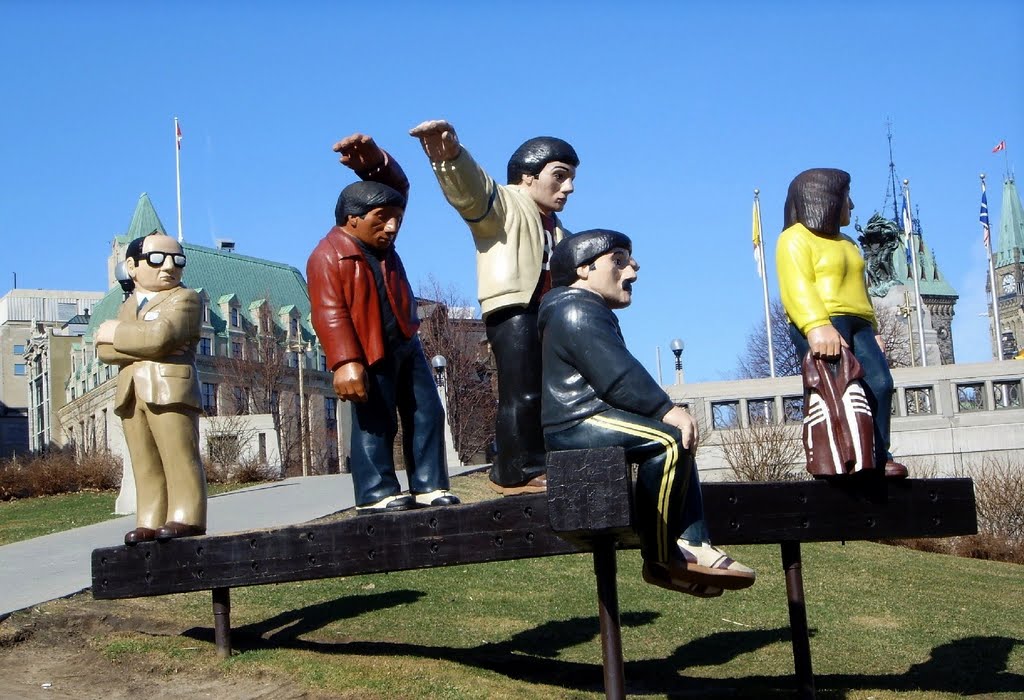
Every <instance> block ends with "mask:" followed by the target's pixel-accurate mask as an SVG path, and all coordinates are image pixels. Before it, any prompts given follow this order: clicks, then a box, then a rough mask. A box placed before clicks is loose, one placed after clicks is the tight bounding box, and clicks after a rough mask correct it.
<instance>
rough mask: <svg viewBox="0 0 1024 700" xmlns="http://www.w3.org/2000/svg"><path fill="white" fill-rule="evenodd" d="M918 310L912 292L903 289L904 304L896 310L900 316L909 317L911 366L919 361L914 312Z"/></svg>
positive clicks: (908, 331)
mask: <svg viewBox="0 0 1024 700" xmlns="http://www.w3.org/2000/svg"><path fill="white" fill-rule="evenodd" d="M916 310H917V307H916V306H914V305H913V304H912V303H911V301H910V292H909V291H908V290H903V305H902V306H897V307H896V311H897V312H898V313H899V315H900V316H902V317H903V318H905V319H907V341H908V342H909V343H910V366H911V367H916V366H917V363H916V362H915V361H914V322H913V320H912V319H913V314H914V312H915V311H916Z"/></svg>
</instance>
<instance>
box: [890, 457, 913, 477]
mask: <svg viewBox="0 0 1024 700" xmlns="http://www.w3.org/2000/svg"><path fill="white" fill-rule="evenodd" d="M907 474H908V472H907V468H906V467H905V466H903V465H902V464H900V463H899V462H894V461H892V460H891V459H890V460H889V461H888V462H886V463H885V478H886V479H906V478H907Z"/></svg>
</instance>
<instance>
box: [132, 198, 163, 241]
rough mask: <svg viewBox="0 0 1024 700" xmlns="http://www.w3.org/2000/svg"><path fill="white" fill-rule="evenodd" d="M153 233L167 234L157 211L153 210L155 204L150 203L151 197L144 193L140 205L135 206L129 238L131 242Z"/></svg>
mask: <svg viewBox="0 0 1024 700" xmlns="http://www.w3.org/2000/svg"><path fill="white" fill-rule="evenodd" d="M153 231H160V233H164V234H166V233H167V229H165V228H164V225H163V223H162V222H161V221H160V217H159V216H157V215H156V209H154V208H153V202H151V201H150V199H149V195H148V194H146V193H145V192H143V193H142V194H140V195H139V202H138V204H136V205H135V213H134V214H132V223H131V225H129V226H128V233H127V237H128V240H129V241H131V240H134V239H136V238H140V237H142V236H148V235H149V234H151V233H153Z"/></svg>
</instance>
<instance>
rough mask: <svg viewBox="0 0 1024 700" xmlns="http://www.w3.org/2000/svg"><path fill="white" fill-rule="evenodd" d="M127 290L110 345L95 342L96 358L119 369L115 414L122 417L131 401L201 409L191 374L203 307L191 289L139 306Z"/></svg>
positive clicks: (159, 296)
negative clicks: (112, 341) (118, 322)
mask: <svg viewBox="0 0 1024 700" xmlns="http://www.w3.org/2000/svg"><path fill="white" fill-rule="evenodd" d="M138 306H139V297H138V296H137V295H136V294H132V295H131V296H130V297H128V299H127V300H126V301H125V302H124V304H122V305H121V310H120V311H119V312H118V315H117V320H118V321H120V322H121V323H120V325H118V327H117V331H116V332H115V333H114V343H113V344H112V345H111V344H106V343H104V344H101V345H97V346H96V350H97V354H98V356H99V359H100V360H101V361H103V362H106V363H107V364H115V365H119V366H120V367H121V371H120V372H119V373H118V375H117V391H116V393H115V395H114V413H116V414H117V415H118V416H121V417H124V416H125V415H126V414H127V413H129V412H130V410H131V403H132V400H133V399H134V400H138V401H143V402H145V403H146V404H148V405H151V406H168V407H169V406H183V407H188V408H192V409H195V410H196V411H200V410H202V402H201V398H200V394H199V377H198V376H197V373H196V344H197V343H198V342H199V329H200V325H201V318H200V315H201V310H202V306H201V304H200V302H199V295H198V294H197V293H196V291H195V290H193V289H188V288H187V287H176V288H175V289H171V290H169V291H166V292H159V293H158V294H157V295H156V296H154V297H153V298H152V299H150V300H149V302H148V303H147V304H146V305H145V306H143V307H142V309H139V308H138Z"/></svg>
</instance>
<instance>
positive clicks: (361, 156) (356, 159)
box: [331, 134, 385, 173]
mask: <svg viewBox="0 0 1024 700" xmlns="http://www.w3.org/2000/svg"><path fill="white" fill-rule="evenodd" d="M331 150H333V151H334V152H335V153H340V154H341V158H339V159H338V160H339V161H340V162H341V164H342V165H344V166H346V167H348V168H352V170H355V171H356V172H357V173H360V172H367V171H370V170H373V169H374V168H377V167H380V165H381V164H383V163H384V158H385V156H384V151H382V150H381V149H380V146H378V145H377V143H376V142H375V141H374V140H373V137H372V136H367V135H366V134H352V135H351V136H346V137H345V138H343V139H342V140H341V141H338V142H337V143H336V144H334V147H333V148H332V149H331Z"/></svg>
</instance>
